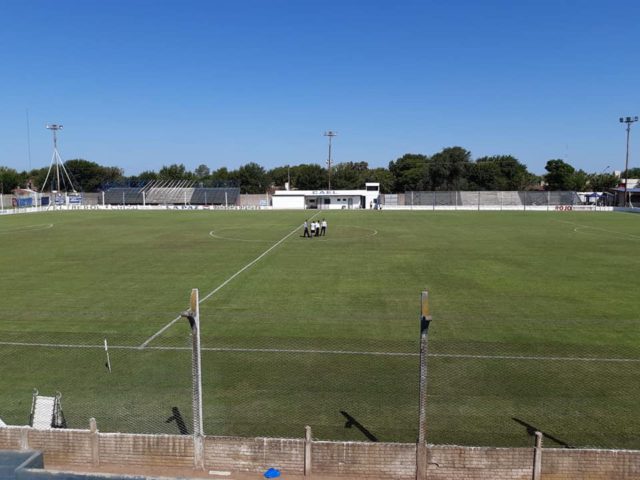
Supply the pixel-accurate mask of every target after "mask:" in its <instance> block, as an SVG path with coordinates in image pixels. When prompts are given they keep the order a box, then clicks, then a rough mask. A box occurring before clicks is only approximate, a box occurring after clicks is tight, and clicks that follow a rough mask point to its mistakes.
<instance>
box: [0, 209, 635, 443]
mask: <svg viewBox="0 0 640 480" xmlns="http://www.w3.org/2000/svg"><path fill="white" fill-rule="evenodd" d="M313 215H315V216H316V218H322V217H326V219H327V221H328V223H329V228H328V233H327V236H326V237H324V238H313V239H308V238H302V237H301V235H302V230H301V229H300V228H299V226H300V225H301V224H302V222H303V220H304V219H305V218H306V217H311V216H313ZM639 247H640V216H637V215H633V214H622V213H602V212H598V213H572V212H557V213H556V212H552V213H545V212H540V213H536V212H416V211H414V212H406V211H405V212H392V211H384V210H383V211H375V212H373V211H368V212H363V211H325V212H315V211H306V212H276V211H265V212H256V211H233V212H232V211H96V212H55V213H43V214H26V215H11V216H9V215H6V216H2V217H0V268H1V271H2V275H1V277H0V372H1V373H0V418H1V419H2V420H4V421H5V422H6V423H8V424H26V423H27V422H28V419H29V412H30V407H31V392H32V390H33V388H37V389H38V390H39V391H40V392H41V393H42V394H47V395H51V394H54V393H55V392H56V391H60V392H61V393H62V395H63V397H62V405H63V409H64V413H65V416H66V419H67V423H68V426H70V427H78V428H86V427H87V426H88V419H89V418H90V417H95V418H96V419H97V422H98V428H99V429H100V430H101V431H124V432H140V433H179V431H180V430H182V432H183V433H185V431H186V432H188V433H190V432H191V431H192V430H191V418H192V412H191V351H190V345H191V342H190V331H189V328H188V324H187V322H186V320H183V319H181V320H177V321H176V322H174V323H173V324H172V325H171V326H170V327H169V328H167V329H166V330H165V331H164V332H162V333H161V334H158V332H159V331H160V330H161V329H163V328H164V327H165V326H167V325H168V324H169V323H170V322H172V321H173V320H174V319H175V318H176V317H177V315H179V313H180V312H181V311H182V310H185V309H186V308H187V306H188V300H189V294H190V291H191V289H192V288H198V289H199V290H200V298H201V299H202V298H205V297H206V296H208V295H209V294H211V295H210V296H209V298H207V299H206V300H205V301H203V302H202V303H201V322H202V327H201V330H202V346H203V359H202V362H203V389H204V395H203V396H204V428H205V433H206V434H209V435H245V436H263V435H264V436H288V437H292V436H293V437H301V436H303V434H304V426H305V425H310V426H311V427H312V429H313V434H314V436H315V437H316V438H321V439H335V440H343V439H346V440H364V441H367V440H371V439H377V440H379V441H402V442H413V441H415V439H416V437H417V423H418V372H419V370H418V356H417V353H418V341H419V312H420V292H421V291H422V290H424V289H428V290H429V294H430V305H431V313H432V315H433V318H434V319H433V322H432V324H431V328H430V333H429V350H430V354H431V356H430V357H429V363H428V366H429V378H428V393H429V395H428V401H427V404H428V411H427V415H428V441H429V442H431V443H440V444H444V443H455V444H465V445H494V446H512V445H513V446H523V445H530V444H531V438H530V436H529V435H528V433H527V426H531V427H532V428H537V429H539V430H542V431H543V432H544V433H545V434H547V440H546V445H547V446H597V447H615V448H640V437H639V436H638V430H639V427H640V402H639V401H638V398H640V303H639V301H638V298H639V297H638V291H639V290H638V275H639V274H640V260H639V256H638V251H640V249H639ZM265 252H267V253H265ZM254 261H255V262H254ZM252 262H254V263H252ZM245 267H246V268H245ZM212 292H215V293H212ZM105 338H106V339H107V340H108V342H109V345H110V351H109V353H110V357H111V363H112V367H113V372H112V373H109V372H108V370H107V369H106V368H105V361H106V357H105V352H104V348H103V342H104V339H105ZM141 345H145V347H144V348H140V347H141ZM345 414H347V415H349V416H350V417H351V418H353V419H355V420H356V421H357V422H358V424H357V425H354V424H353V423H348V420H347V417H346V416H345ZM178 417H180V418H178ZM182 421H183V422H184V425H182V423H181V422H182Z"/></svg>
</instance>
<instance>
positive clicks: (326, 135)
mask: <svg viewBox="0 0 640 480" xmlns="http://www.w3.org/2000/svg"><path fill="white" fill-rule="evenodd" d="M336 135H338V134H337V133H336V132H333V131H331V130H329V131H328V132H324V136H325V137H329V159H328V160H327V170H328V172H329V190H331V139H332V138H333V137H335V136H336Z"/></svg>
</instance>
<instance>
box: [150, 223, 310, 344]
mask: <svg viewBox="0 0 640 480" xmlns="http://www.w3.org/2000/svg"><path fill="white" fill-rule="evenodd" d="M318 213H320V212H317V213H316V214H315V215H313V217H315V216H316V215H318ZM313 217H311V218H313ZM299 228H300V225H298V226H296V228H294V229H293V230H291V232H289V233H288V234H287V235H285V236H284V237H282V238H281V239H280V240H278V241H277V242H276V243H275V244H274V245H272V246H271V247H270V248H269V249H267V250H266V251H265V252H264V253H262V254H261V255H260V256H259V257H258V258H256V259H255V260H253V261H251V262H249V263H248V264H246V265H245V266H244V267H242V268H241V269H240V270H238V271H237V272H236V273H234V274H233V275H231V276H230V277H229V278H227V279H226V280H225V281H224V282H222V283H221V284H220V285H218V286H217V287H216V288H215V289H213V290H212V291H210V292H209V293H207V294H206V295H205V296H204V297H202V298H201V299H200V301H199V302H198V304H200V303H202V302H204V301H205V300H207V299H209V298H211V296H213V295H215V294H216V292H218V291H219V290H220V289H222V288H223V287H224V286H225V285H227V284H228V283H229V282H230V281H231V280H233V279H234V278H236V277H237V276H238V275H240V274H241V273H242V272H244V271H245V270H246V269H247V268H249V267H251V266H252V265H254V264H255V263H256V262H258V261H259V260H260V259H261V258H262V257H264V256H265V255H266V254H267V253H269V252H270V251H271V250H273V249H274V248H276V247H277V246H278V245H280V244H281V243H282V242H284V241H285V240H286V239H287V238H289V237H290V236H291V235H293V234H294V233H296V232H297V231H298V229H299ZM181 318H182V316H181V315H178V316H177V317H176V318H174V319H173V320H171V321H170V322H169V323H167V324H166V325H165V326H164V327H162V328H161V329H160V330H158V331H157V332H156V333H154V334H153V335H151V336H150V337H149V338H147V339H146V340H145V341H144V342H143V343H142V344H141V345H140V346H139V347H138V348H145V347H146V346H147V345H149V343H151V342H152V341H153V340H155V339H156V338H158V337H159V336H160V335H162V334H163V333H164V332H165V331H166V330H168V329H169V328H170V327H171V326H172V325H173V324H174V323H176V322H177V321H178V320H180V319H181Z"/></svg>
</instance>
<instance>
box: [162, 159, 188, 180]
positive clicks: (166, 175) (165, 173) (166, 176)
mask: <svg viewBox="0 0 640 480" xmlns="http://www.w3.org/2000/svg"><path fill="white" fill-rule="evenodd" d="M158 179H160V180H193V179H194V175H193V173H191V172H188V171H187V168H186V167H185V166H184V164H182V163H181V164H177V163H174V164H171V165H169V166H166V165H163V166H162V168H161V169H160V171H159V172H158Z"/></svg>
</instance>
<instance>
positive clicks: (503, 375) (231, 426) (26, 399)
mask: <svg viewBox="0 0 640 480" xmlns="http://www.w3.org/2000/svg"><path fill="white" fill-rule="evenodd" d="M183 323H184V324H183ZM417 323H418V322H417V320H416V332H415V333H416V335H415V338H413V339H411V338H406V339H404V340H391V339H389V340H388V341H384V340H375V341H374V340H367V339H366V338H354V339H351V340H341V341H331V340H327V338H326V336H327V335H328V333H325V337H324V338H323V336H322V335H318V337H317V338H316V339H315V340H309V339H308V338H307V339H306V340H296V339H295V338H289V339H283V338H276V337H271V338H270V337H269V336H268V333H269V330H270V329H274V330H275V329H277V326H276V325H272V324H269V323H266V324H265V323H260V325H259V330H260V332H261V333H260V334H256V336H255V337H253V338H250V339H247V340H246V341H238V340H237V339H236V338H231V337H225V334H224V331H222V330H220V331H218V332H216V333H215V334H212V332H209V333H208V334H207V333H206V332H205V334H204V335H203V339H202V377H203V403H204V432H205V434H207V435H234V436H235V435H238V436H250V437H253V436H274V437H300V436H302V435H303V432H304V426H305V425H310V426H311V427H312V429H313V433H314V436H315V437H316V438H319V439H327V440H361V441H387V442H414V441H415V440H416V438H417V433H418V400H419V399H418V384H419V355H418V348H419V345H418V341H419V338H418V333H419V332H418V331H417V330H418V325H417ZM438 323H439V319H438V317H437V315H436V317H435V320H434V321H433V325H432V329H431V333H430V335H431V337H432V338H430V348H429V352H430V355H429V357H428V380H427V383H428V398H427V430H428V441H429V442H431V443H438V444H462V445H491V446H524V445H529V444H530V438H529V435H530V433H531V432H532V431H533V430H540V431H542V432H543V433H544V434H545V435H546V436H547V444H548V445H555V446H565V447H584V446H594V447H608V448H640V436H639V435H638V427H639V420H638V419H639V418H640V407H639V404H638V401H637V399H638V398H639V397H640V360H639V359H638V358H635V357H634V356H633V355H634V350H633V348H632V347H628V348H626V349H625V348H621V349H619V350H618V351H617V352H610V351H599V350H598V349H597V348H594V349H593V350H588V349H587V348H586V347H580V348H576V349H575V351H571V350H569V351H567V349H566V345H564V346H562V348H560V346H559V345H558V348H557V349H556V348H554V347H553V345H552V344H551V347H550V346H546V347H544V348H542V347H541V348H538V349H535V347H534V350H533V351H529V352H528V353H527V354H523V353H522V350H520V349H519V348H518V346H517V345H514V344H501V343H492V342H488V341H468V342H462V341H456V342H454V341H448V340H440V338H442V335H440V334H439V332H438V329H439V328H441V327H442V326H443V325H438ZM483 325H485V326H486V321H484V322H483V321H478V322H475V323H473V324H470V325H469V324H467V326H465V327H464V328H465V329H467V330H468V331H471V332H475V333H477V337H478V338H481V337H482V329H483ZM630 326H631V325H627V327H630ZM245 327H246V328H247V329H252V328H254V329H257V328H258V326H257V325H255V324H254V323H253V322H251V321H247V324H246V325H245ZM450 327H451V325H449V326H448V328H450ZM591 327H593V324H592V323H591V324H589V325H584V328H587V329H589V328H591ZM306 328H307V329H308V330H317V331H318V332H322V331H323V329H326V326H324V325H320V324H307V325H306ZM554 328H555V333H556V334H558V335H560V336H564V335H566V334H569V333H570V332H567V331H562V332H559V330H558V329H559V328H560V327H558V326H556V327H554ZM563 328H564V327H563ZM572 328H581V324H580V322H577V323H574V324H573V325H572ZM171 330H172V331H171V335H160V336H158V337H157V338H155V339H153V340H152V341H151V342H149V343H148V344H146V346H144V347H141V345H143V344H144V343H145V341H146V340H148V339H144V338H142V337H132V336H128V337H127V336H118V335H115V334H111V335H109V334H107V335H106V336H107V340H108V347H109V359H110V364H111V369H112V370H111V373H110V372H109V370H108V368H107V365H106V361H107V357H106V353H107V352H106V351H105V347H104V338H103V337H104V336H103V335H97V334H96V335H86V334H73V333H66V334H60V333H56V334H52V333H47V332H41V333H35V332H31V333H30V334H29V335H16V334H15V333H13V334H12V333H10V332H3V333H2V342H1V343H0V364H1V365H2V384H3V389H2V391H0V418H2V420H3V421H4V422H5V423H7V424H14V425H24V424H27V423H28V421H29V415H30V412H31V407H32V389H34V388H35V389H38V391H39V392H40V394H41V395H54V394H55V393H56V392H60V393H61V394H62V410H63V413H64V416H65V420H66V426H67V427H70V428H72V427H73V428H86V427H87V426H88V419H89V418H90V417H95V418H96V420H97V423H98V428H99V429H100V430H101V431H103V432H112V431H120V432H130V433H172V434H190V433H192V432H193V421H192V407H191V405H192V375H191V340H190V329H189V327H188V325H187V324H186V320H180V321H179V322H178V323H176V325H174V327H172V329H171ZM26 337H28V339H27V338H26ZM439 337H440V338H439Z"/></svg>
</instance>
